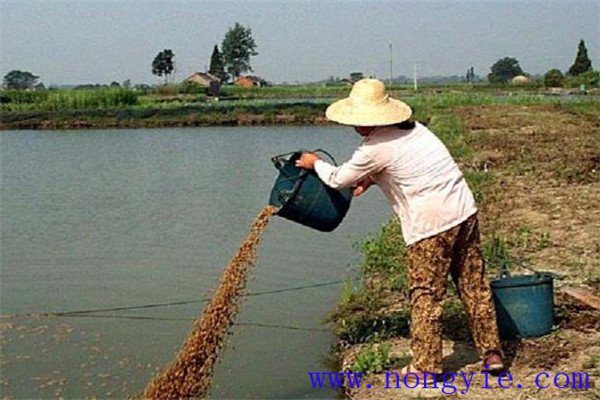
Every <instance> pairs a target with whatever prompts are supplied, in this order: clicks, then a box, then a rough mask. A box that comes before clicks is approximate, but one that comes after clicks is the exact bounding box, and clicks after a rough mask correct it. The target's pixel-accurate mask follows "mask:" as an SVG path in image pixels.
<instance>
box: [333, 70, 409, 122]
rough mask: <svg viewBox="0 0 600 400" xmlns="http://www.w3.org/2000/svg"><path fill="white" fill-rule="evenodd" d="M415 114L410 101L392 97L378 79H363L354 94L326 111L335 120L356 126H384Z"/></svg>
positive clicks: (353, 91) (352, 92)
mask: <svg viewBox="0 0 600 400" xmlns="http://www.w3.org/2000/svg"><path fill="white" fill-rule="evenodd" d="M411 115H412V110H411V109H410V107H409V106H408V104H406V103H404V102H402V101H400V100H396V99H393V98H391V97H390V96H389V95H388V94H386V93H385V85H384V84H383V82H381V81H380V80H377V79H361V80H359V81H358V82H356V83H355V84H354V86H352V91H350V96H349V97H347V98H345V99H342V100H338V101H336V102H335V103H333V104H332V105H330V106H329V107H327V111H325V116H326V117H327V118H328V119H330V120H331V121H335V122H339V123H340V124H344V125H353V126H383V125H393V124H397V123H399V122H402V121H406V120H407V119H409V118H410V116H411Z"/></svg>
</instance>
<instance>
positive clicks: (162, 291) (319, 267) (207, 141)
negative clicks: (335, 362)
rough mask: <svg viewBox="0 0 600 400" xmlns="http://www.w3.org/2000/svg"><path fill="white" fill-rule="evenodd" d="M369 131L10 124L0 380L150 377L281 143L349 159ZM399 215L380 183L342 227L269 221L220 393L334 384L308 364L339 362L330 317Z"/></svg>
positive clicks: (0, 140) (96, 383) (18, 383)
mask: <svg viewBox="0 0 600 400" xmlns="http://www.w3.org/2000/svg"><path fill="white" fill-rule="evenodd" d="M359 141H360V138H359V137H358V135H356V134H355V133H354V132H353V131H352V130H351V129H349V128H343V127H323V126H319V127H312V126H304V127H295V126H286V127H243V128H238V127H217V128H185V129H184V128H182V129H137V130H119V129H115V130H88V131H86V130H78V131H5V132H2V133H1V134H0V145H1V177H2V181H1V187H0V190H1V192H0V194H1V199H0V200H1V207H0V223H1V243H0V244H1V250H2V256H1V259H0V262H1V264H0V285H1V287H0V305H1V314H2V318H1V319H0V325H1V326H2V339H1V340H2V359H1V368H2V386H0V387H1V391H2V394H3V395H4V396H10V397H17V398H32V397H35V398H40V397H44V398H46V397H55V396H62V397H68V398H75V397H76V398H86V397H118V398H122V397H126V396H134V395H136V394H138V393H140V392H141V391H142V389H143V388H144V387H145V385H146V383H147V382H148V381H149V380H150V378H151V377H152V376H153V375H154V374H155V373H157V372H158V371H159V370H160V369H162V368H163V367H164V366H165V365H166V364H167V363H168V362H169V361H170V360H171V359H172V358H173V356H174V355H175V353H176V351H177V350H178V349H179V347H180V346H181V344H182V342H183V340H184V338H185V337H186V335H187V334H188V332H189V330H190V328H191V321H192V320H193V319H194V318H196V317H197V316H198V315H199V314H200V313H201V310H202V308H203V305H204V301H205V300H206V299H207V298H208V297H210V294H211V290H212V289H213V288H214V287H215V286H216V285H217V283H218V279H219V277H220V274H221V271H222V270H223V268H224V267H225V265H227V262H228V261H229V259H230V258H231V257H232V256H233V255H234V254H235V251H236V250H237V247H238V245H239V244H240V243H241V241H242V240H243V238H244V237H245V235H246V233H247V229H248V226H249V225H250V223H251V222H252V221H253V219H254V217H255V216H256V214H257V213H258V212H259V211H260V209H261V208H262V207H263V206H264V205H265V204H266V202H267V199H268V196H269V192H270V189H271V186H272V184H273V182H274V181H275V178H276V175H277V172H276V170H275V169H274V168H273V166H272V164H271V162H270V157H271V156H273V155H277V154H281V153H285V152H289V151H292V150H296V149H302V148H304V149H311V148H324V149H327V150H329V151H330V152H332V153H333V155H334V156H336V157H337V158H339V159H340V160H342V161H343V160H344V159H346V158H348V157H349V156H350V154H351V153H352V150H353V148H354V147H355V146H356V145H357V144H358V143H359ZM390 215H391V213H390V211H389V209H388V206H387V203H386V202H385V200H384V198H383V196H382V195H381V194H380V193H379V192H378V191H377V190H373V191H371V192H369V193H367V194H366V195H365V196H363V197H361V198H359V199H356V201H355V202H354V203H353V205H352V207H351V208H350V211H349V214H348V215H347V217H346V219H345V220H344V222H343V223H342V225H341V226H340V227H339V228H338V229H337V230H336V231H334V232H332V233H320V232H317V231H314V230H311V229H309V228H305V227H303V226H300V225H297V224H294V223H292V222H289V221H287V220H283V219H281V218H277V217H275V218H274V219H273V220H272V221H271V224H270V226H269V228H268V229H267V232H266V234H265V235H264V237H263V243H262V246H261V249H260V252H259V259H258V262H257V264H256V266H255V268H254V271H253V279H252V280H251V282H250V283H249V286H248V290H249V292H250V293H251V294H253V295H252V296H248V297H247V298H245V299H244V301H243V302H242V305H241V309H240V313H239V315H238V318H237V320H236V324H235V326H234V328H233V332H232V333H233V334H232V335H231V336H230V337H229V340H228V344H227V347H226V348H225V350H224V351H223V352H222V354H221V357H220V362H219V364H218V365H217V367H216V370H215V380H214V384H213V388H212V398H248V399H250V398H273V399H274V398H277V399H286V398H289V399H292V398H294V399H295V398H331V397H332V396H334V395H335V393H333V392H331V391H325V390H323V391H317V390H313V389H312V388H311V385H310V380H309V377H308V371H311V370H328V369H331V368H332V367H331V366H330V365H328V364H327V357H328V354H329V351H330V347H331V345H332V344H333V340H334V338H333V335H332V333H331V328H330V327H328V326H327V325H324V324H323V323H322V320H323V318H324V317H325V315H326V313H327V312H328V311H329V310H331V308H332V307H333V306H334V305H335V304H336V302H337V301H338V300H339V297H340V294H341V288H342V284H341V283H340V282H339V281H341V280H344V279H345V278H346V277H347V276H349V275H350V274H354V275H356V270H357V268H358V266H359V264H360V261H361V256H360V253H359V252H358V250H357V249H356V248H355V246H354V243H356V242H357V241H359V240H360V239H361V238H363V237H364V236H365V235H366V234H368V233H374V232H376V231H377V230H378V229H379V227H380V226H381V224H382V223H384V222H385V221H387V219H388V218H389V217H390ZM282 289H283V290H282ZM286 289H294V290H286ZM44 313H69V314H67V315H62V316H44V315H40V314H44Z"/></svg>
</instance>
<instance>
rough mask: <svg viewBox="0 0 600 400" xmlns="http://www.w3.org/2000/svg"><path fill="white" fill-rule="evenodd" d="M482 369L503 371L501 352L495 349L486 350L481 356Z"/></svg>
mask: <svg viewBox="0 0 600 400" xmlns="http://www.w3.org/2000/svg"><path fill="white" fill-rule="evenodd" d="M486 368H487V369H486ZM482 370H487V371H489V372H492V373H494V372H502V371H504V361H502V354H500V352H499V351H496V350H490V351H487V352H486V353H485V355H484V356H483V366H482Z"/></svg>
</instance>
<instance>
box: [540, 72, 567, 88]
mask: <svg viewBox="0 0 600 400" xmlns="http://www.w3.org/2000/svg"><path fill="white" fill-rule="evenodd" d="M564 81H565V77H564V76H563V74H562V72H560V70H558V69H556V68H554V69H551V70H550V71H548V72H546V74H545V75H544V86H546V87H548V88H551V87H561V86H562V85H563V83H564Z"/></svg>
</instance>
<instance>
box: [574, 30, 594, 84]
mask: <svg viewBox="0 0 600 400" xmlns="http://www.w3.org/2000/svg"><path fill="white" fill-rule="evenodd" d="M591 70H592V61H591V60H590V58H589V57H588V54H587V48H586V47H585V42H584V41H583V39H581V40H580V41H579V47H578V48H577V56H576V57H575V62H574V63H573V65H571V68H569V75H572V76H577V75H579V74H583V73H584V72H587V71H591Z"/></svg>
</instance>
